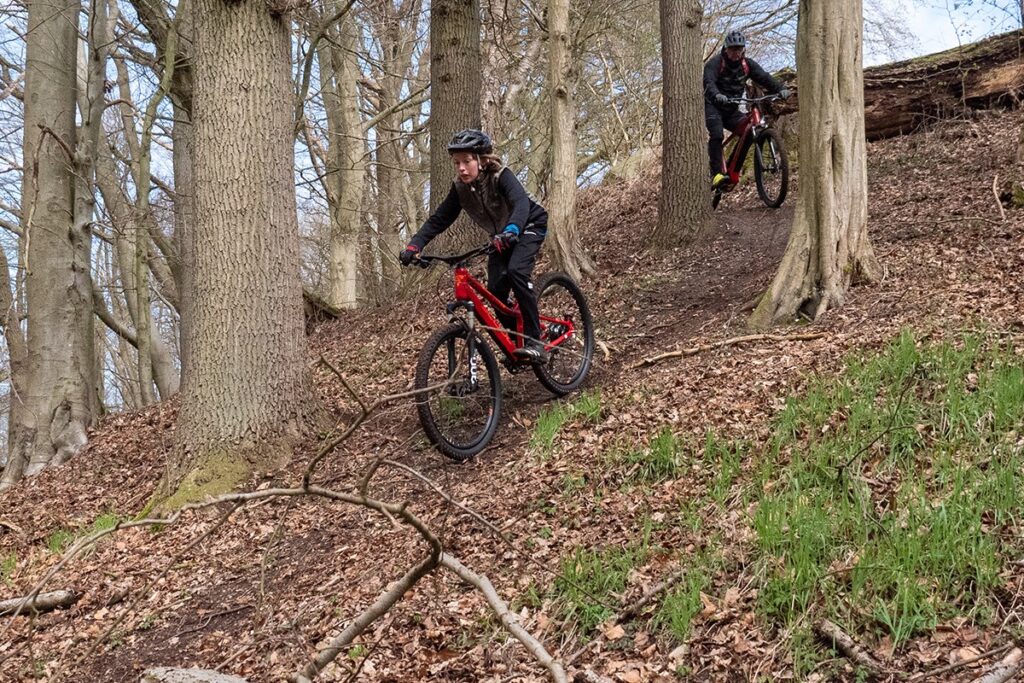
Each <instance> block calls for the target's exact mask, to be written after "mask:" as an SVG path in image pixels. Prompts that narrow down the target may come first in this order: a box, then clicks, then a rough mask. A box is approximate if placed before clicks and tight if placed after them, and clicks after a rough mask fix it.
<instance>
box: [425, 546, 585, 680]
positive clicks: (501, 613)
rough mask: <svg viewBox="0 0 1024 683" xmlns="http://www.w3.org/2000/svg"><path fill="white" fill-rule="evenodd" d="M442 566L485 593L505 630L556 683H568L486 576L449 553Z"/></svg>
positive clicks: (556, 663) (553, 661)
mask: <svg viewBox="0 0 1024 683" xmlns="http://www.w3.org/2000/svg"><path fill="white" fill-rule="evenodd" d="M441 566H442V567H444V568H445V569H450V570H451V571H453V572H455V573H456V574H458V576H459V578H460V579H462V580H463V581H465V582H466V583H468V584H469V585H471V586H474V587H475V588H476V589H477V590H479V591H480V592H481V593H483V596H484V598H485V599H486V600H487V604H489V605H490V606H491V609H493V610H494V613H495V614H497V615H498V618H499V619H500V620H501V623H502V625H503V626H504V627H505V629H506V630H507V631H508V632H509V633H511V634H512V635H513V636H515V638H516V640H518V641H519V642H520V643H522V644H523V645H524V646H525V647H526V649H527V650H529V652H530V654H532V655H533V656H534V658H535V659H536V660H537V661H538V662H540V663H541V664H543V665H544V666H545V667H547V670H548V671H549V672H551V678H552V680H554V681H556V683H567V679H566V677H565V669H563V668H562V665H561V664H559V663H558V661H557V660H556V659H555V658H554V657H552V656H551V654H550V653H549V652H548V651H547V650H545V649H544V646H543V645H542V644H541V643H540V641H539V640H537V639H536V638H534V637H533V636H532V635H530V633H529V632H528V631H527V630H526V629H524V628H523V627H522V626H520V625H519V621H518V620H517V619H516V616H515V615H514V614H512V612H510V611H509V609H508V605H506V604H505V601H504V600H502V599H501V597H500V596H499V595H498V591H496V590H494V586H493V585H491V582H490V580H488V578H487V577H486V576H482V575H480V574H477V573H475V572H473V571H470V570H469V569H467V568H466V567H464V566H463V565H462V563H461V562H459V561H458V560H457V559H455V558H454V557H452V556H451V555H448V554H447V553H442V554H441Z"/></svg>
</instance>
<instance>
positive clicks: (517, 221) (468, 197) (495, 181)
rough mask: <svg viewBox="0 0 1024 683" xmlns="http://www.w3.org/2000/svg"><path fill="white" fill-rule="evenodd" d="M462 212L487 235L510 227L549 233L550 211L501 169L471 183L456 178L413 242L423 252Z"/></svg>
mask: <svg viewBox="0 0 1024 683" xmlns="http://www.w3.org/2000/svg"><path fill="white" fill-rule="evenodd" d="M460 211H465V212H466V214H467V215H468V216H469V217H470V218H472V219H473V222H474V223H476V224H477V225H479V226H480V227H481V228H483V229H484V230H486V231H487V234H488V235H497V234H498V233H500V232H503V231H504V230H505V228H507V227H508V226H510V225H514V226H516V227H517V228H518V229H519V231H520V232H524V231H526V230H528V229H529V230H532V231H533V232H535V233H537V234H539V235H541V236H544V235H545V234H546V232H547V225H548V212H547V211H546V210H545V209H544V207H543V206H541V205H540V204H538V203H537V202H536V201H534V199H533V198H532V197H530V195H529V194H527V192H526V190H525V189H524V188H523V186H522V184H521V183H520V182H519V179H518V178H516V175H515V174H514V173H513V172H512V171H510V170H509V169H507V168H501V169H499V170H497V171H481V172H480V175H479V176H477V179H476V180H474V181H473V182H472V183H468V184H467V183H464V182H462V181H461V180H459V179H456V180H455V181H454V182H453V183H452V187H451V189H450V190H449V191H448V196H447V197H445V199H444V201H443V202H441V203H440V204H439V205H438V207H437V210H436V211H434V213H433V215H431V216H430V218H428V219H427V220H426V221H425V222H424V223H423V227H421V228H420V229H419V232H417V233H416V234H415V235H414V236H413V238H412V240H410V243H411V244H414V245H416V246H417V247H418V248H420V249H423V247H425V246H426V245H427V243H428V242H430V240H432V239H434V238H435V237H437V236H438V235H440V234H441V233H442V232H444V231H445V230H447V229H448V227H449V226H450V225H451V224H452V223H454V222H455V219H456V218H458V217H459V212H460Z"/></svg>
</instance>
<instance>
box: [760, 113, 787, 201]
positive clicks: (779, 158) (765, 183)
mask: <svg viewBox="0 0 1024 683" xmlns="http://www.w3.org/2000/svg"><path fill="white" fill-rule="evenodd" d="M754 181H755V183H756V184H757V194H758V195H759V196H760V197H761V201H763V202H764V204H765V206H767V207H768V208H769V209H777V208H779V207H780V206H782V202H783V201H785V199H786V191H787V190H788V189H789V160H788V159H786V148H785V147H784V146H783V144H782V136H780V135H779V134H778V132H777V131H775V130H773V129H771V128H767V129H765V130H763V131H761V132H760V133H758V134H757V138H755V139H754Z"/></svg>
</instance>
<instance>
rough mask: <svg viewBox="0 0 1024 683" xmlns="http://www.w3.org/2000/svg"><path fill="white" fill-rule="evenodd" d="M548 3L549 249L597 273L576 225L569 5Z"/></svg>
mask: <svg viewBox="0 0 1024 683" xmlns="http://www.w3.org/2000/svg"><path fill="white" fill-rule="evenodd" d="M571 1H572V0H551V2H550V4H549V5H548V88H549V90H550V93H551V147H552V149H551V188H550V192H549V193H548V207H547V208H548V211H549V212H550V214H551V216H550V222H549V225H548V237H547V240H546V242H547V248H548V253H549V254H550V255H551V260H552V261H553V263H554V265H555V267H556V268H558V269H559V270H564V271H565V272H567V273H568V274H569V275H571V276H572V277H573V278H574V279H576V280H580V279H581V278H582V276H583V275H584V274H587V275H593V274H595V270H594V264H593V262H591V260H590V257H588V256H587V254H586V252H584V251H583V245H582V244H581V243H580V238H579V232H578V230H577V228H576V93H575V90H576V76H577V70H576V65H575V63H574V60H573V54H572V40H571V38H570V35H569V4H570V3H571Z"/></svg>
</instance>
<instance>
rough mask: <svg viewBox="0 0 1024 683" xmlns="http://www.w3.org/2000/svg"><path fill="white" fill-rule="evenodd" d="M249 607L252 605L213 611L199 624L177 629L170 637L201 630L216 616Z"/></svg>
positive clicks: (222, 615)
mask: <svg viewBox="0 0 1024 683" xmlns="http://www.w3.org/2000/svg"><path fill="white" fill-rule="evenodd" d="M251 608H252V605H239V606H238V607H232V608H231V609H226V610H221V611H220V612H214V613H213V614H210V615H208V616H207V617H206V619H204V620H203V623H202V624H200V625H199V626H194V627H193V628H190V629H188V630H185V631H178V632H177V633H175V634H174V636H172V637H174V638H180V637H181V636H186V635H188V634H189V633H195V632H196V631H202V630H203V629H204V628H206V627H207V626H209V625H210V622H211V621H213V620H214V619H216V618H217V617H224V616H227V615H229V614H234V613H235V612H241V611H242V610H244V609H251Z"/></svg>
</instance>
